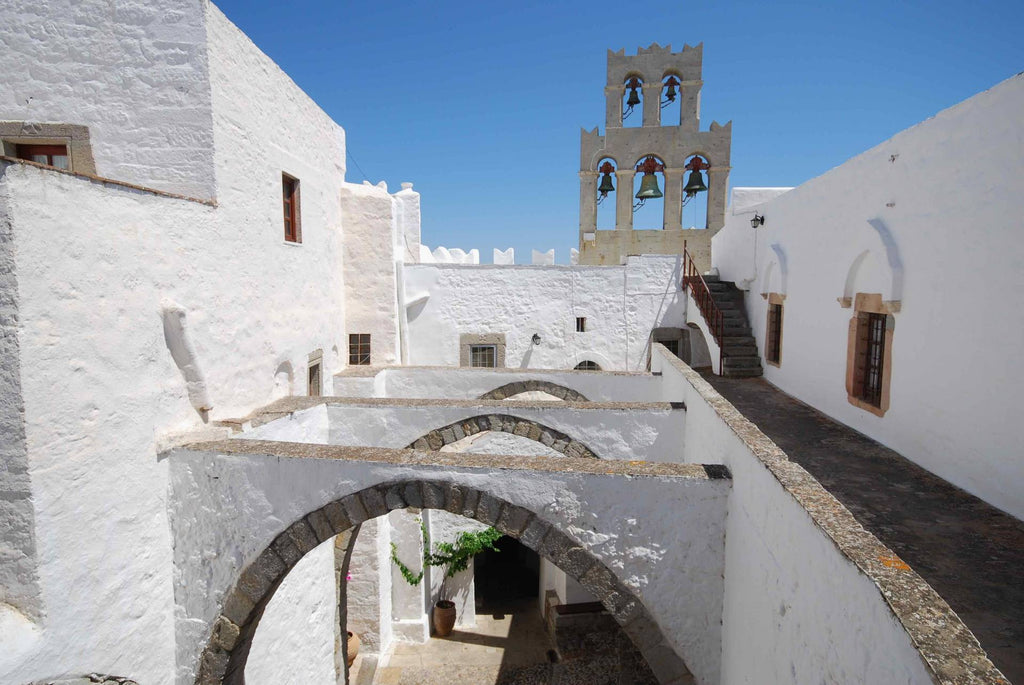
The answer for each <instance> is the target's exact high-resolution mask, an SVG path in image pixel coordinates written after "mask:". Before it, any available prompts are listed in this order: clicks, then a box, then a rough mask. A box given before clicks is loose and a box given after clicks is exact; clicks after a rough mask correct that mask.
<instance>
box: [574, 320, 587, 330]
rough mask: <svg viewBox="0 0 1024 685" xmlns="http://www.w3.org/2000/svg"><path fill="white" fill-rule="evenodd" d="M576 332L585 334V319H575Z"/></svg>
mask: <svg viewBox="0 0 1024 685" xmlns="http://www.w3.org/2000/svg"><path fill="white" fill-rule="evenodd" d="M576 332H577V333H586V332H587V317H585V316H577V317H576Z"/></svg>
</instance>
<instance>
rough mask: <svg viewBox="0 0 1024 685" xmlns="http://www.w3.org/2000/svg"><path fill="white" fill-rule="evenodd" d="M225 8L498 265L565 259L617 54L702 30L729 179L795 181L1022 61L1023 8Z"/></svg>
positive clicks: (370, 157) (356, 152)
mask: <svg viewBox="0 0 1024 685" xmlns="http://www.w3.org/2000/svg"><path fill="white" fill-rule="evenodd" d="M217 5H218V6H219V7H220V8H221V9H222V10H223V11H224V12H225V14H227V15H228V17H229V18H230V19H231V20H232V21H234V22H235V23H236V24H237V25H238V26H239V27H240V28H241V29H242V30H243V31H245V32H246V33H247V34H248V35H249V36H250V37H251V38H252V39H253V41H255V43H256V44H257V45H258V46H259V47H260V48H261V49H262V50H263V51H264V52H266V53H267V54H268V55H270V57H271V58H272V59H274V60H275V61H276V62H277V63H278V64H279V65H280V66H281V67H282V68H283V69H284V70H285V71H286V72H287V73H288V74H289V75H290V76H291V77H292V78H293V79H294V80H295V81H296V83H298V84H299V86H301V87H302V88H303V89H304V90H305V91H306V92H307V93H309V94H310V95H311V96H312V97H313V98H314V99H315V100H316V101H317V102H318V103H319V104H320V106H321V107H323V108H324V110H326V111H327V113H328V114H330V115H331V116H332V117H333V118H334V119H335V121H337V122H338V123H339V124H341V125H342V126H343V127H344V128H345V130H346V133H347V137H348V145H349V153H350V157H349V161H348V174H347V178H348V180H349V181H354V182H360V181H362V180H363V173H365V174H366V176H367V177H368V178H369V179H370V180H371V181H373V182H377V181H379V180H385V181H387V183H388V186H389V188H390V189H391V190H392V191H395V190H398V188H399V183H401V182H402V181H412V182H414V183H415V189H416V190H418V191H419V192H420V193H422V197H423V240H424V242H425V243H427V244H428V245H430V246H432V247H433V246H437V245H445V246H447V247H461V248H463V249H467V250H468V249H471V248H479V249H480V251H481V257H482V261H484V262H490V255H491V248H492V247H499V248H505V247H510V246H511V247H515V248H516V261H518V262H528V261H529V255H530V249H531V248H537V249H549V248H555V249H556V258H557V261H559V262H566V261H568V251H569V248H570V247H575V246H576V242H577V231H578V226H579V217H578V213H579V180H578V175H577V174H578V170H579V130H580V127H586V128H587V129H590V128H593V127H594V126H601V127H602V130H603V125H604V122H603V118H604V94H603V87H604V82H605V66H606V54H607V53H606V50H607V49H608V48H612V49H615V50H618V49H620V48H625V49H626V51H627V53H635V51H636V48H637V47H638V46H641V45H642V46H647V45H649V44H651V43H652V42H657V43H660V44H661V45H665V44H671V45H672V47H673V48H674V49H677V50H678V49H680V48H681V47H682V45H683V44H684V43H689V44H696V43H699V42H701V41H703V42H704V88H703V91H702V96H701V98H702V103H701V129H702V130H706V129H707V127H708V125H709V124H710V123H711V121H712V120H716V121H718V122H720V123H725V122H726V121H729V120H732V122H733V142H732V172H731V174H730V185H731V186H759V185H761V186H787V185H798V184H800V183H802V182H804V181H806V180H808V179H810V178H813V177H814V176H817V175H819V174H821V173H823V172H825V171H827V170H828V169H830V168H832V167H834V166H836V165H838V164H841V163H842V162H844V161H845V160H847V159H849V158H850V157H851V156H853V155H856V154H857V153H859V152H861V151H863V150H866V149H867V148H869V147H872V146H874V145H876V144H878V143H880V142H882V141H883V140H885V139H886V138H888V137H890V136H891V135H893V134H894V133H896V132H898V131H900V130H902V129H904V128H907V127H908V126H911V125H913V124H915V123H917V122H918V121H921V120H923V119H925V118H927V117H929V116H931V115H933V114H935V113H936V112H938V111H939V110H941V109H944V108H946V107H949V106H950V105H953V104H955V103H957V102H960V101H961V100H964V99H966V98H968V97H970V96H971V95H974V94H975V93H978V92H980V91H982V90H985V89H986V88H989V87H991V86H993V85H995V84H996V83H998V82H999V81H1002V80H1003V79H1006V78H1008V77H1010V76H1012V75H1013V74H1015V73H1017V72H1019V71H1021V70H1024V39H1022V37H1021V33H1022V29H1024V2H1021V0H1004V1H996V0H979V1H976V2H963V1H960V2H949V1H946V0H942V1H936V2H919V1H914V2H891V1H890V2H881V1H875V0H863V1H860V2H832V1H828V0H818V1H815V2H786V1H778V2H776V1H772V2H767V1H765V2H724V1H708V0H705V1H704V2H685V3H684V2H678V1H676V2H665V1H664V0H662V1H655V0H650V1H648V2H633V3H623V2H603V1H588V2H575V1H572V2H550V1H549V2H534V1H532V0H520V1H518V2H500V3H499V2H410V3H367V2H361V3H350V2H340V1H338V0H308V1H297V2H293V3H288V4H287V9H286V10H284V9H283V8H284V7H285V6H284V5H282V4H281V3H280V2H268V1H266V0H219V1H218V2H217ZM624 12H625V13H624ZM1021 116H1024V113H1022V114H1021ZM353 159H354V160H355V162H356V163H358V166H359V168H357V167H356V164H355V163H353ZM360 169H361V171H360ZM687 216H688V215H686V214H684V220H685V219H686V217H687Z"/></svg>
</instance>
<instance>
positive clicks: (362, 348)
mask: <svg viewBox="0 0 1024 685" xmlns="http://www.w3.org/2000/svg"><path fill="white" fill-rule="evenodd" d="M348 363H349V364H351V365H354V366H368V365H369V364H370V334H369V333H352V334H350V335H349V336H348Z"/></svg>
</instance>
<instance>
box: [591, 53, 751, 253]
mask: <svg viewBox="0 0 1024 685" xmlns="http://www.w3.org/2000/svg"><path fill="white" fill-rule="evenodd" d="M703 51H704V44H703V43H701V44H699V45H697V46H690V45H685V46H684V47H683V49H682V51H681V52H672V47H671V46H669V45H666V46H665V47H661V46H659V45H658V44H657V43H654V44H652V45H651V46H650V47H649V48H639V49H638V50H637V54H636V55H626V54H625V50H619V51H618V52H612V51H611V50H609V51H608V81H607V84H606V85H605V88H604V93H605V100H606V103H607V104H606V107H605V134H604V135H600V134H599V133H598V129H597V128H594V130H592V131H587V130H586V129H583V130H581V132H580V248H579V249H580V256H579V263H580V264H620V263H622V262H624V261H625V259H626V256H627V255H631V254H682V252H683V248H684V246H685V247H686V249H687V250H688V252H689V253H690V255H691V256H692V257H693V259H694V262H695V263H696V265H697V267H698V268H699V269H701V270H702V271H703V270H706V269H709V268H710V267H711V237H712V236H713V235H714V234H715V233H717V232H718V231H719V230H720V229H721V228H722V226H723V225H724V224H725V203H726V189H727V187H728V183H729V153H730V148H731V145H732V122H731V121H730V122H729V123H727V124H725V125H724V126H723V125H721V124H719V123H718V122H713V123H712V124H711V127H710V129H709V130H707V131H701V130H700V89H701V85H702V84H703V81H701V64H702V59H703ZM627 91H628V96H629V97H628V100H627V102H626V103H625V104H624V102H623V100H624V98H625V97H626V96H627ZM676 98H678V101H679V104H680V107H679V121H662V118H661V115H662V111H661V110H662V105H663V103H666V102H669V101H673V100H675V99H676ZM636 105H640V107H639V109H640V111H639V112H635V111H631V110H632V108H633V107H635V106H636ZM624 107H626V108H627V109H626V113H629V114H630V115H631V116H637V114H640V115H641V116H642V125H641V126H638V127H632V128H627V127H623V114H624V111H623V108H624ZM638 171H639V172H640V173H648V174H650V173H653V174H655V175H656V176H657V175H660V178H658V179H657V180H658V181H659V183H660V185H661V186H662V187H663V188H664V206H665V213H664V221H663V223H662V228H661V229H660V230H659V229H654V230H633V211H634V209H633V206H634V202H635V199H634V194H633V181H634V176H635V175H636V173H638ZM694 174H697V176H694ZM599 180H600V181H601V186H600V187H601V188H602V189H604V190H605V193H604V197H605V200H608V201H610V200H612V197H611V196H614V202H615V228H614V230H601V231H599V230H597V202H598V199H599V198H601V197H602V194H601V193H600V192H599V186H598V182H599ZM612 180H614V183H612ZM648 180H649V181H651V183H652V184H653V182H654V180H655V179H653V178H650V179H648ZM694 183H696V184H695V185H693V184H694ZM648 185H649V184H648V183H646V182H645V183H644V188H648ZM610 186H614V191H611V192H607V189H608V188H609V187H610ZM705 186H706V188H707V190H706V191H704V190H698V189H697V188H699V187H705ZM652 187H653V186H652ZM687 190H689V192H687ZM656 192H660V190H659V191H656ZM704 201H706V202H707V225H706V226H705V227H699V228H690V229H684V228H683V226H682V207H683V204H684V202H704Z"/></svg>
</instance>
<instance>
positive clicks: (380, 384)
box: [334, 329, 660, 402]
mask: <svg viewBox="0 0 1024 685" xmlns="http://www.w3.org/2000/svg"><path fill="white" fill-rule="evenodd" d="M574 330H575V329H574ZM522 380H537V381H547V382H550V383H554V384H555V385H562V386H565V387H567V388H569V389H571V390H575V391H577V392H579V393H581V394H582V395H583V396H584V397H586V398H587V399H588V400H590V401H591V402H647V401H650V399H651V398H652V397H657V396H658V393H659V392H660V384H659V383H660V381H659V380H658V378H657V377H656V376H652V375H650V374H647V373H628V374H627V373H618V374H607V373H590V372H582V371H566V370H564V369H557V370H556V369H531V370H529V371H518V370H513V369H472V368H459V367H450V366H449V367H408V366H406V367H392V368H388V369H380V370H377V371H375V372H373V376H372V377H366V376H356V375H345V374H342V375H338V376H335V377H334V394H335V395H338V396H339V397H405V398H418V399H429V398H437V399H442V398H444V399H453V400H475V399H477V398H479V397H480V396H481V395H484V394H485V393H488V392H490V391H491V390H494V389H496V388H500V387H502V386H503V385H507V384H509V383H515V382H517V381H522Z"/></svg>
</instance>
